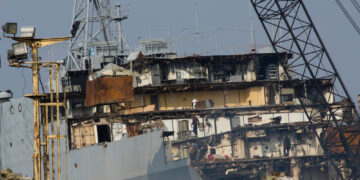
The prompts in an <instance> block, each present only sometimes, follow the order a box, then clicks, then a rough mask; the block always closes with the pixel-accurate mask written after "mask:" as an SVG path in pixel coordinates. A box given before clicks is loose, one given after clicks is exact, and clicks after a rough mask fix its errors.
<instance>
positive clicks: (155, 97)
mask: <svg viewBox="0 0 360 180" xmlns="http://www.w3.org/2000/svg"><path fill="white" fill-rule="evenodd" d="M150 104H155V109H156V110H157V111H158V110H159V96H158V95H151V96H150Z"/></svg>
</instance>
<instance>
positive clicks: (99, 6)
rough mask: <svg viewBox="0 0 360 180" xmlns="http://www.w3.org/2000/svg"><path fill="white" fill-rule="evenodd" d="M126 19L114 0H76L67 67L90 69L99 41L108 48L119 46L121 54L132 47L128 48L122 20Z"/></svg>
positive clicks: (118, 51) (67, 68)
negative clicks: (112, 4) (91, 57)
mask: <svg viewBox="0 0 360 180" xmlns="http://www.w3.org/2000/svg"><path fill="white" fill-rule="evenodd" d="M116 11H117V12H116ZM114 12H116V13H114ZM125 19H127V16H122V15H121V11H120V5H115V6H111V4H110V0H75V1H74V9H73V18H72V30H71V34H72V38H71V40H70V46H69V54H68V57H67V61H66V70H67V71H74V70H85V69H88V68H87V67H86V63H87V61H90V56H92V55H93V51H94V45H95V44H96V43H103V46H104V47H107V49H114V47H116V48H117V49H116V51H117V55H121V54H124V52H125V50H128V49H125V48H124V45H125V46H126V42H125V39H124V37H123V35H122V27H121V21H122V20H125ZM109 51H110V50H109ZM109 54H110V52H109ZM105 55H106V54H105Z"/></svg>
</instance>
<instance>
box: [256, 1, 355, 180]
mask: <svg viewBox="0 0 360 180" xmlns="http://www.w3.org/2000/svg"><path fill="white" fill-rule="evenodd" d="M250 1H251V4H252V6H253V7H254V9H255V12H256V14H257V16H258V18H259V20H260V22H261V24H262V26H263V28H264V30H265V32H266V35H267V37H268V38H269V40H270V42H271V44H272V46H273V49H274V51H275V52H276V53H279V52H283V51H285V52H288V53H291V54H293V56H294V57H293V58H292V59H289V60H286V62H285V61H282V62H281V63H282V66H283V68H284V69H285V73H286V76H287V78H288V79H300V80H309V81H311V82H312V83H313V84H314V88H316V90H317V92H323V93H318V98H317V99H316V102H315V105H316V107H314V108H311V107H310V108H309V106H307V105H308V103H307V102H306V98H305V97H304V95H302V94H297V96H298V99H299V101H300V104H301V105H302V107H303V109H304V111H305V114H306V116H307V117H308V119H309V122H310V126H311V128H312V129H313V130H314V131H315V132H316V128H315V126H314V124H316V123H323V124H324V126H323V128H322V132H321V133H315V134H316V136H317V138H318V139H319V142H320V144H321V147H322V148H323V150H324V153H325V155H326V156H327V158H328V159H329V161H330V162H331V164H332V165H333V167H334V168H335V169H336V171H337V174H338V175H339V177H340V178H341V179H344V178H343V176H342V172H341V171H342V168H339V167H338V165H337V164H336V158H337V154H336V153H334V152H333V151H331V150H333V149H334V148H339V147H341V148H342V149H343V150H344V153H342V157H341V158H343V159H345V160H346V162H347V164H348V166H349V167H350V168H351V169H352V178H353V179H358V178H359V175H360V163H359V161H358V160H357V155H358V153H357V152H356V151H358V147H357V148H353V147H352V146H351V145H350V144H352V142H353V141H354V139H357V138H356V137H353V136H347V135H346V134H345V132H346V130H345V129H346V127H351V126H356V123H357V121H358V119H359V116H358V114H357V112H356V109H355V106H354V104H353V103H352V101H351V98H350V96H349V93H348V91H347V90H346V88H345V85H344V83H343V81H342V79H341V77H340V75H339V73H338V71H337V70H336V67H335V65H334V63H333V60H332V59H331V57H330V54H329V52H328V51H327V49H326V48H325V45H324V43H323V41H322V39H321V38H320V35H319V32H318V31H317V29H316V28H315V25H314V23H313V21H312V19H311V17H310V15H309V13H308V11H307V9H306V7H305V5H304V3H303V1H302V0H250ZM272 30H274V31H275V33H274V35H272V34H271V33H270V31H272ZM321 80H327V81H328V82H330V83H332V84H333V88H324V84H323V83H322V82H323V81H321ZM344 109H350V111H351V112H352V116H350V117H344ZM319 116H320V117H322V118H319ZM329 130H331V131H329ZM324 134H326V135H324ZM335 137H336V138H335ZM334 138H335V139H338V141H336V142H335V141H330V139H334ZM354 149H357V150H356V151H354Z"/></svg>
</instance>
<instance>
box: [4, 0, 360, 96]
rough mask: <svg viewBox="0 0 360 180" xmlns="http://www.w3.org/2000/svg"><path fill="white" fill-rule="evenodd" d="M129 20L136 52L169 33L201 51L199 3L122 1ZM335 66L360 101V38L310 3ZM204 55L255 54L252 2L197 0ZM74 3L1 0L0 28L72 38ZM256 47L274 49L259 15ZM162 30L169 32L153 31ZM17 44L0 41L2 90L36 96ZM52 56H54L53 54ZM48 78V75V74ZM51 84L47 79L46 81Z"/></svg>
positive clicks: (321, 4)
mask: <svg viewBox="0 0 360 180" xmlns="http://www.w3.org/2000/svg"><path fill="white" fill-rule="evenodd" d="M118 2H121V3H122V4H123V6H124V7H123V10H124V13H125V14H127V15H128V16H129V19H128V20H126V21H125V22H124V23H123V28H124V32H125V33H124V34H125V36H126V38H127V41H128V42H129V45H130V46H131V47H132V48H134V47H135V45H136V43H137V42H138V40H139V39H144V38H145V39H146V38H149V37H150V35H151V37H152V38H163V39H167V38H168V37H167V36H168V31H169V32H170V36H171V38H172V39H177V40H176V41H175V43H174V44H175V47H174V49H175V50H176V51H177V52H178V54H179V55H191V54H194V53H197V52H198V48H197V43H196V40H195V30H194V27H195V18H194V14H195V13H194V12H195V11H194V2H195V0H122V1H118ZM304 2H305V4H306V6H307V7H308V10H309V12H310V14H311V16H312V18H313V20H314V23H315V25H316V27H317V28H318V30H319V32H320V34H321V37H322V38H323V40H324V43H325V45H326V47H327V48H328V50H329V52H330V55H331V56H332V58H333V60H334V61H335V64H336V66H337V68H338V70H339V72H340V74H341V76H342V78H343V80H344V82H345V85H346V87H347V89H348V90H349V92H350V94H351V96H352V98H353V100H354V101H355V102H356V103H357V94H359V93H360V83H359V80H358V78H359V77H358V74H357V73H358V72H359V70H358V69H359V65H360V60H359V57H360V51H359V48H358V47H359V43H360V36H358V35H357V34H356V32H355V30H354V29H353V28H352V26H351V25H350V24H349V22H348V21H347V19H346V18H345V16H344V15H343V14H342V13H341V11H340V9H339V8H338V7H337V5H336V3H335V1H333V0H317V1H310V0H304ZM197 4H198V6H197V7H198V22H199V32H200V34H201V36H202V38H201V40H200V52H201V54H205V53H208V54H239V53H246V52H248V51H249V47H250V44H251V38H250V32H249V30H250V22H249V4H248V1H247V0H197ZM72 10H73V1H70V0H61V1H60V0H57V1H55V0H26V1H24V0H1V6H0V24H4V23H5V22H18V23H19V26H29V25H33V26H36V28H37V29H36V36H37V37H56V36H68V35H69V32H70V27H71V18H72ZM254 27H255V30H256V43H257V45H258V46H261V45H268V44H269V42H268V39H267V38H266V37H265V33H264V31H263V30H262V27H261V26H260V24H259V21H258V20H257V17H254ZM154 28H161V29H163V30H153V29H154ZM11 43H12V41H11V40H8V39H6V38H2V39H1V40H0V55H1V59H2V67H1V69H0V90H6V89H11V90H12V91H13V92H14V95H15V97H21V96H22V95H23V94H24V93H30V92H31V89H32V83H31V71H30V70H28V69H23V70H22V69H17V68H11V67H9V66H8V65H7V61H6V51H7V49H10V48H11ZM67 47H68V43H61V44H57V45H54V46H53V47H52V48H48V47H45V48H42V49H41V50H40V56H41V57H42V59H44V60H45V59H49V58H50V54H52V56H53V57H54V58H53V60H59V59H62V58H64V57H65V56H66V54H67ZM50 52H52V53H50ZM42 74H43V77H45V76H46V72H42ZM43 81H45V78H44V79H43Z"/></svg>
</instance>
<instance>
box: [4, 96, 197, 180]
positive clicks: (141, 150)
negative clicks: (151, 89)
mask: <svg viewBox="0 0 360 180" xmlns="http://www.w3.org/2000/svg"><path fill="white" fill-rule="evenodd" d="M32 105H33V104H32V101H31V100H29V99H25V98H20V99H15V100H12V101H10V102H6V103H1V104H0V107H1V111H0V113H1V114H0V169H5V168H11V169H12V170H13V171H15V172H16V173H20V174H22V175H26V176H29V177H32V175H33V169H32V153H33V106H32ZM19 107H20V108H19ZM65 132H66V124H65V123H64V122H62V123H61V133H62V134H63V133H65ZM161 134H162V132H161V131H158V132H152V133H148V134H144V135H140V136H136V137H133V138H128V139H124V140H121V141H115V142H110V143H106V144H100V145H94V146H89V147H84V148H81V149H77V150H71V151H69V154H68V177H69V179H71V180H72V179H75V180H82V179H84V180H85V179H86V180H89V179H90V180H92V179H93V180H97V179H101V180H113V179H119V180H163V179H164V180H167V179H171V180H180V179H181V180H184V179H194V180H198V179H202V178H201V177H200V175H199V174H198V173H197V172H196V171H195V169H194V168H193V167H192V166H191V165H190V162H189V160H188V159H181V160H178V161H170V162H167V161H166V160H165V148H164V142H163V140H162V137H161ZM55 147H56V142H55ZM61 147H62V149H61V177H62V179H65V177H66V159H65V149H64V148H65V147H66V146H65V141H64V140H62V141H61ZM50 152H51V149H50ZM55 152H56V149H55ZM55 164H57V163H55ZM50 168H51V167H50ZM55 173H57V167H55Z"/></svg>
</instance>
